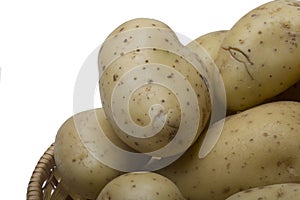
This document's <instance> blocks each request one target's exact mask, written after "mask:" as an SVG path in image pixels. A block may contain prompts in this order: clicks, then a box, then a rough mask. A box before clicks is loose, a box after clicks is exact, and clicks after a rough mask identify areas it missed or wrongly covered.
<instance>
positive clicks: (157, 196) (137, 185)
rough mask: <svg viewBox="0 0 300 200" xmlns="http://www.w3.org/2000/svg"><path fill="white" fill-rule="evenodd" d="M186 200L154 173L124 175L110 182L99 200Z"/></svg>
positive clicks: (167, 181)
mask: <svg viewBox="0 0 300 200" xmlns="http://www.w3.org/2000/svg"><path fill="white" fill-rule="evenodd" d="M121 199H124V200H127V199H128V200H143V199H149V200H150V199H151V200H175V199H176V200H184V197H183V196H182V194H181V193H180V191H179V189H178V188H177V187H176V185H175V184H174V183H173V182H172V181H170V180H169V179H167V178H166V177H164V176H161V175H159V174H157V173H153V172H132V173H127V174H123V175H121V176H119V177H117V178H115V179H113V180H112V181H111V182H109V183H108V184H107V185H106V186H105V187H104V188H103V190H102V191H101V193H100V194H99V196H98V198H97V200H121Z"/></svg>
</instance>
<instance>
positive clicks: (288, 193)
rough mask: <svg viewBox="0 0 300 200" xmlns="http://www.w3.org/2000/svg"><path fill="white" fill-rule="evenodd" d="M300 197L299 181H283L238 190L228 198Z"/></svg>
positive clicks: (290, 198) (294, 199)
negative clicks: (281, 182)
mask: <svg viewBox="0 0 300 200" xmlns="http://www.w3.org/2000/svg"><path fill="white" fill-rule="evenodd" d="M299 197H300V184H299V183H283V184H274V185H266V186H262V187H257V188H251V189H248V190H244V191H241V192H238V193H236V194H234V195H232V196H230V197H229V198H227V199H226V200H243V199H248V200H251V199H253V200H257V199H258V200H259V199H261V200H274V199H282V200H287V199H288V200H298V199H299Z"/></svg>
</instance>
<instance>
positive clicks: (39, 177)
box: [27, 144, 55, 200]
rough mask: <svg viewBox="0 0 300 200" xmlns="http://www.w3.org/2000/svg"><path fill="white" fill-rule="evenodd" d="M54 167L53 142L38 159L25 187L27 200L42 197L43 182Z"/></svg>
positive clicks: (36, 199) (38, 199) (39, 199)
mask: <svg viewBox="0 0 300 200" xmlns="http://www.w3.org/2000/svg"><path fill="white" fill-rule="evenodd" d="M54 167H55V161H54V144H51V146H50V147H49V148H48V149H47V150H46V151H45V152H44V154H43V155H42V156H41V158H40V159H39V161H38V163H37V165H36V166H35V169H34V171H33V173H32V175H31V178H30V181H29V183H28V187H27V200H42V199H43V197H44V194H43V187H44V186H45V182H47V180H48V179H49V178H50V176H51V174H52V173H51V172H52V171H53V169H54Z"/></svg>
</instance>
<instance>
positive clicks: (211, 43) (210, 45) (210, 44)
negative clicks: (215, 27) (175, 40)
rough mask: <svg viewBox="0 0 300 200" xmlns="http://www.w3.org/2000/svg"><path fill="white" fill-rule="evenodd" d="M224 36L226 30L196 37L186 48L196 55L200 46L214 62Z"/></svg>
mask: <svg viewBox="0 0 300 200" xmlns="http://www.w3.org/2000/svg"><path fill="white" fill-rule="evenodd" d="M226 34H227V30H220V31H214V32H210V33H207V34H205V35H202V36H200V37H198V38H197V39H195V40H194V41H192V42H190V43H189V44H188V45H187V46H188V47H190V48H191V49H192V50H193V51H194V52H195V53H197V49H198V48H199V45H201V46H202V47H203V48H204V49H205V50H206V51H207V52H208V54H209V55H210V56H211V58H212V60H215V59H216V57H217V55H218V51H219V49H220V47H221V44H222V42H223V39H224V38H225V36H226Z"/></svg>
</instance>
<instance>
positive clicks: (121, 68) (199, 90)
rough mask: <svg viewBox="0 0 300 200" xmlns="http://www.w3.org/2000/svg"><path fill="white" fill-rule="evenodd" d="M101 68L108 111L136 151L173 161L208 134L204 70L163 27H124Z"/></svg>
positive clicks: (151, 23)
mask: <svg viewBox="0 0 300 200" xmlns="http://www.w3.org/2000/svg"><path fill="white" fill-rule="evenodd" d="M195 62H196V64H195ZM98 64H99V71H101V70H102V73H100V80H99V90H100V97H101V102H102V105H103V108H104V110H105V113H106V115H107V117H108V119H109V121H110V123H111V124H112V127H113V129H114V130H115V132H116V134H118V136H119V137H120V138H121V140H123V141H124V142H125V143H126V144H128V145H129V146H130V147H131V148H133V149H135V150H136V151H138V152H143V153H145V152H147V153H149V152H150V153H153V154H155V156H159V157H168V156H174V155H176V154H179V153H183V152H184V151H185V150H186V149H187V148H188V147H189V146H190V145H191V144H192V143H193V142H194V141H195V140H196V139H197V137H198V136H199V135H200V134H201V133H202V131H203V130H204V128H205V126H206V124H207V123H208V121H209V118H210V113H211V112H210V111H211V100H210V95H209V91H208V88H207V84H206V79H205V77H204V75H203V74H202V72H203V73H204V71H205V69H204V66H203V65H202V63H200V61H199V60H198V59H197V58H196V57H195V56H194V53H192V52H191V51H189V49H187V48H186V47H184V46H183V45H182V44H181V43H180V41H179V40H178V38H177V37H176V34H175V33H174V32H173V31H172V30H171V29H170V28H169V27H168V26H167V25H165V24H164V23H162V22H158V21H157V20H153V19H139V18H137V19H133V20H130V21H128V22H125V23H124V24H122V25H121V26H119V27H118V28H116V30H114V31H113V32H112V33H111V35H110V36H109V37H108V38H107V39H106V40H105V42H104V44H103V45H102V48H101V50H100V51H99V62H98ZM197 64H198V65H197ZM196 65H197V66H196ZM197 67H199V68H201V69H199V68H197ZM121 94H122V95H121ZM187 113H194V114H193V115H189V114H187ZM182 127H184V128H182ZM186 127H188V128H186ZM178 132H180V134H178ZM191 132H192V133H191ZM182 133H183V134H182ZM178 135H183V137H184V138H185V140H184V142H181V141H183V139H181V138H179V137H180V136H179V137H177V136H178ZM186 135H188V136H190V135H191V138H187V137H186ZM178 138H179V139H178ZM175 143H176V145H175V146H176V147H174V145H172V144H175ZM177 144H178V145H177ZM168 147H169V149H168V150H165V148H168ZM177 150H178V152H176V151H177ZM161 152H162V153H161ZM173 152H174V154H172V153H173ZM170 154H172V155H170Z"/></svg>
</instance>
